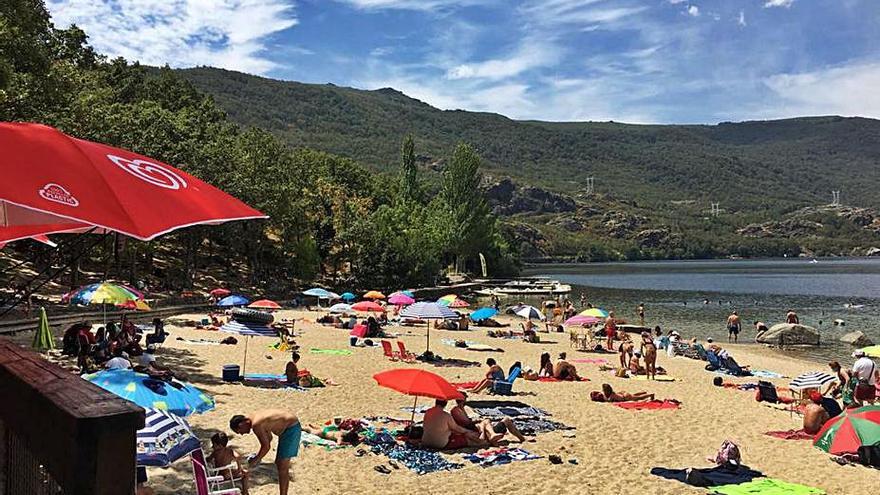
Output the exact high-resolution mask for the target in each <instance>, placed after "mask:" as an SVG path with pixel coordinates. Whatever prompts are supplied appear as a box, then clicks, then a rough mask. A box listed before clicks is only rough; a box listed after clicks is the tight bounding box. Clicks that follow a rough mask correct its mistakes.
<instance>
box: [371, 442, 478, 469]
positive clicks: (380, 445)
mask: <svg viewBox="0 0 880 495" xmlns="http://www.w3.org/2000/svg"><path fill="white" fill-rule="evenodd" d="M378 436H384V437H385V439H384V440H383V441H379V442H375V443H374V444H373V445H372V447H371V449H370V450H371V451H372V452H373V453H374V454H382V455H385V456H387V457H388V458H389V459H393V460H395V461H397V462H399V463H401V464H403V465H404V466H406V467H407V468H408V469H410V470H411V471H413V472H415V473H416V474H428V473H434V472H437V471H452V470H455V469H461V468H463V467H464V464H461V463H457V462H451V461H448V460H447V459H446V458H445V457H443V456H441V455H440V454H438V453H437V452H433V451H430V450H424V449H420V448H417V447H413V446H411V445H399V444H397V443H396V442H394V439H393V438H391V439H390V440H391V441H390V442H389V441H387V440H388V437H389V436H388V435H387V434H383V435H378Z"/></svg>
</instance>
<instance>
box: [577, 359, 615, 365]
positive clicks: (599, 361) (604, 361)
mask: <svg viewBox="0 0 880 495" xmlns="http://www.w3.org/2000/svg"><path fill="white" fill-rule="evenodd" d="M571 362H572V363H575V364H608V360H607V359H604V358H580V359H572V360H571Z"/></svg>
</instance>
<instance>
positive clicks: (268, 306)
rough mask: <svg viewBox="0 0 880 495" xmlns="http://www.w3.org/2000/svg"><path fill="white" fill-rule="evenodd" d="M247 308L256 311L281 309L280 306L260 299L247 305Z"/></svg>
mask: <svg viewBox="0 0 880 495" xmlns="http://www.w3.org/2000/svg"><path fill="white" fill-rule="evenodd" d="M248 307H249V308H256V309H281V305H280V304H278V303H277V302H275V301H272V300H269V299H260V300H259V301H254V302H252V303H250V304H248Z"/></svg>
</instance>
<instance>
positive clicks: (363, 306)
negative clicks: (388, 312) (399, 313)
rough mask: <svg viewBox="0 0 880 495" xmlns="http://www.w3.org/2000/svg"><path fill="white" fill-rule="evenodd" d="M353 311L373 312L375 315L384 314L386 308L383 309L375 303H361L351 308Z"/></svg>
mask: <svg viewBox="0 0 880 495" xmlns="http://www.w3.org/2000/svg"><path fill="white" fill-rule="evenodd" d="M351 309H353V310H355V311H364V312H367V311H371V312H374V313H382V312H383V311H385V308H383V307H382V306H381V305H379V304H376V303H374V302H373V301H361V302H359V303H356V304H353V305H352V306H351Z"/></svg>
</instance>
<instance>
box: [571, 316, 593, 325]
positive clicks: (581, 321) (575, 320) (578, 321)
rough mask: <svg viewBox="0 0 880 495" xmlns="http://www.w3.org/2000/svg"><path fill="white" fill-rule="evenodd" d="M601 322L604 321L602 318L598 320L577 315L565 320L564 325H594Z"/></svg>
mask: <svg viewBox="0 0 880 495" xmlns="http://www.w3.org/2000/svg"><path fill="white" fill-rule="evenodd" d="M600 321H602V320H601V318H596V317H595V316H583V315H577V316H572V317H571V318H569V319H567V320H565V323H563V325H592V324H594V323H599V322H600Z"/></svg>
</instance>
